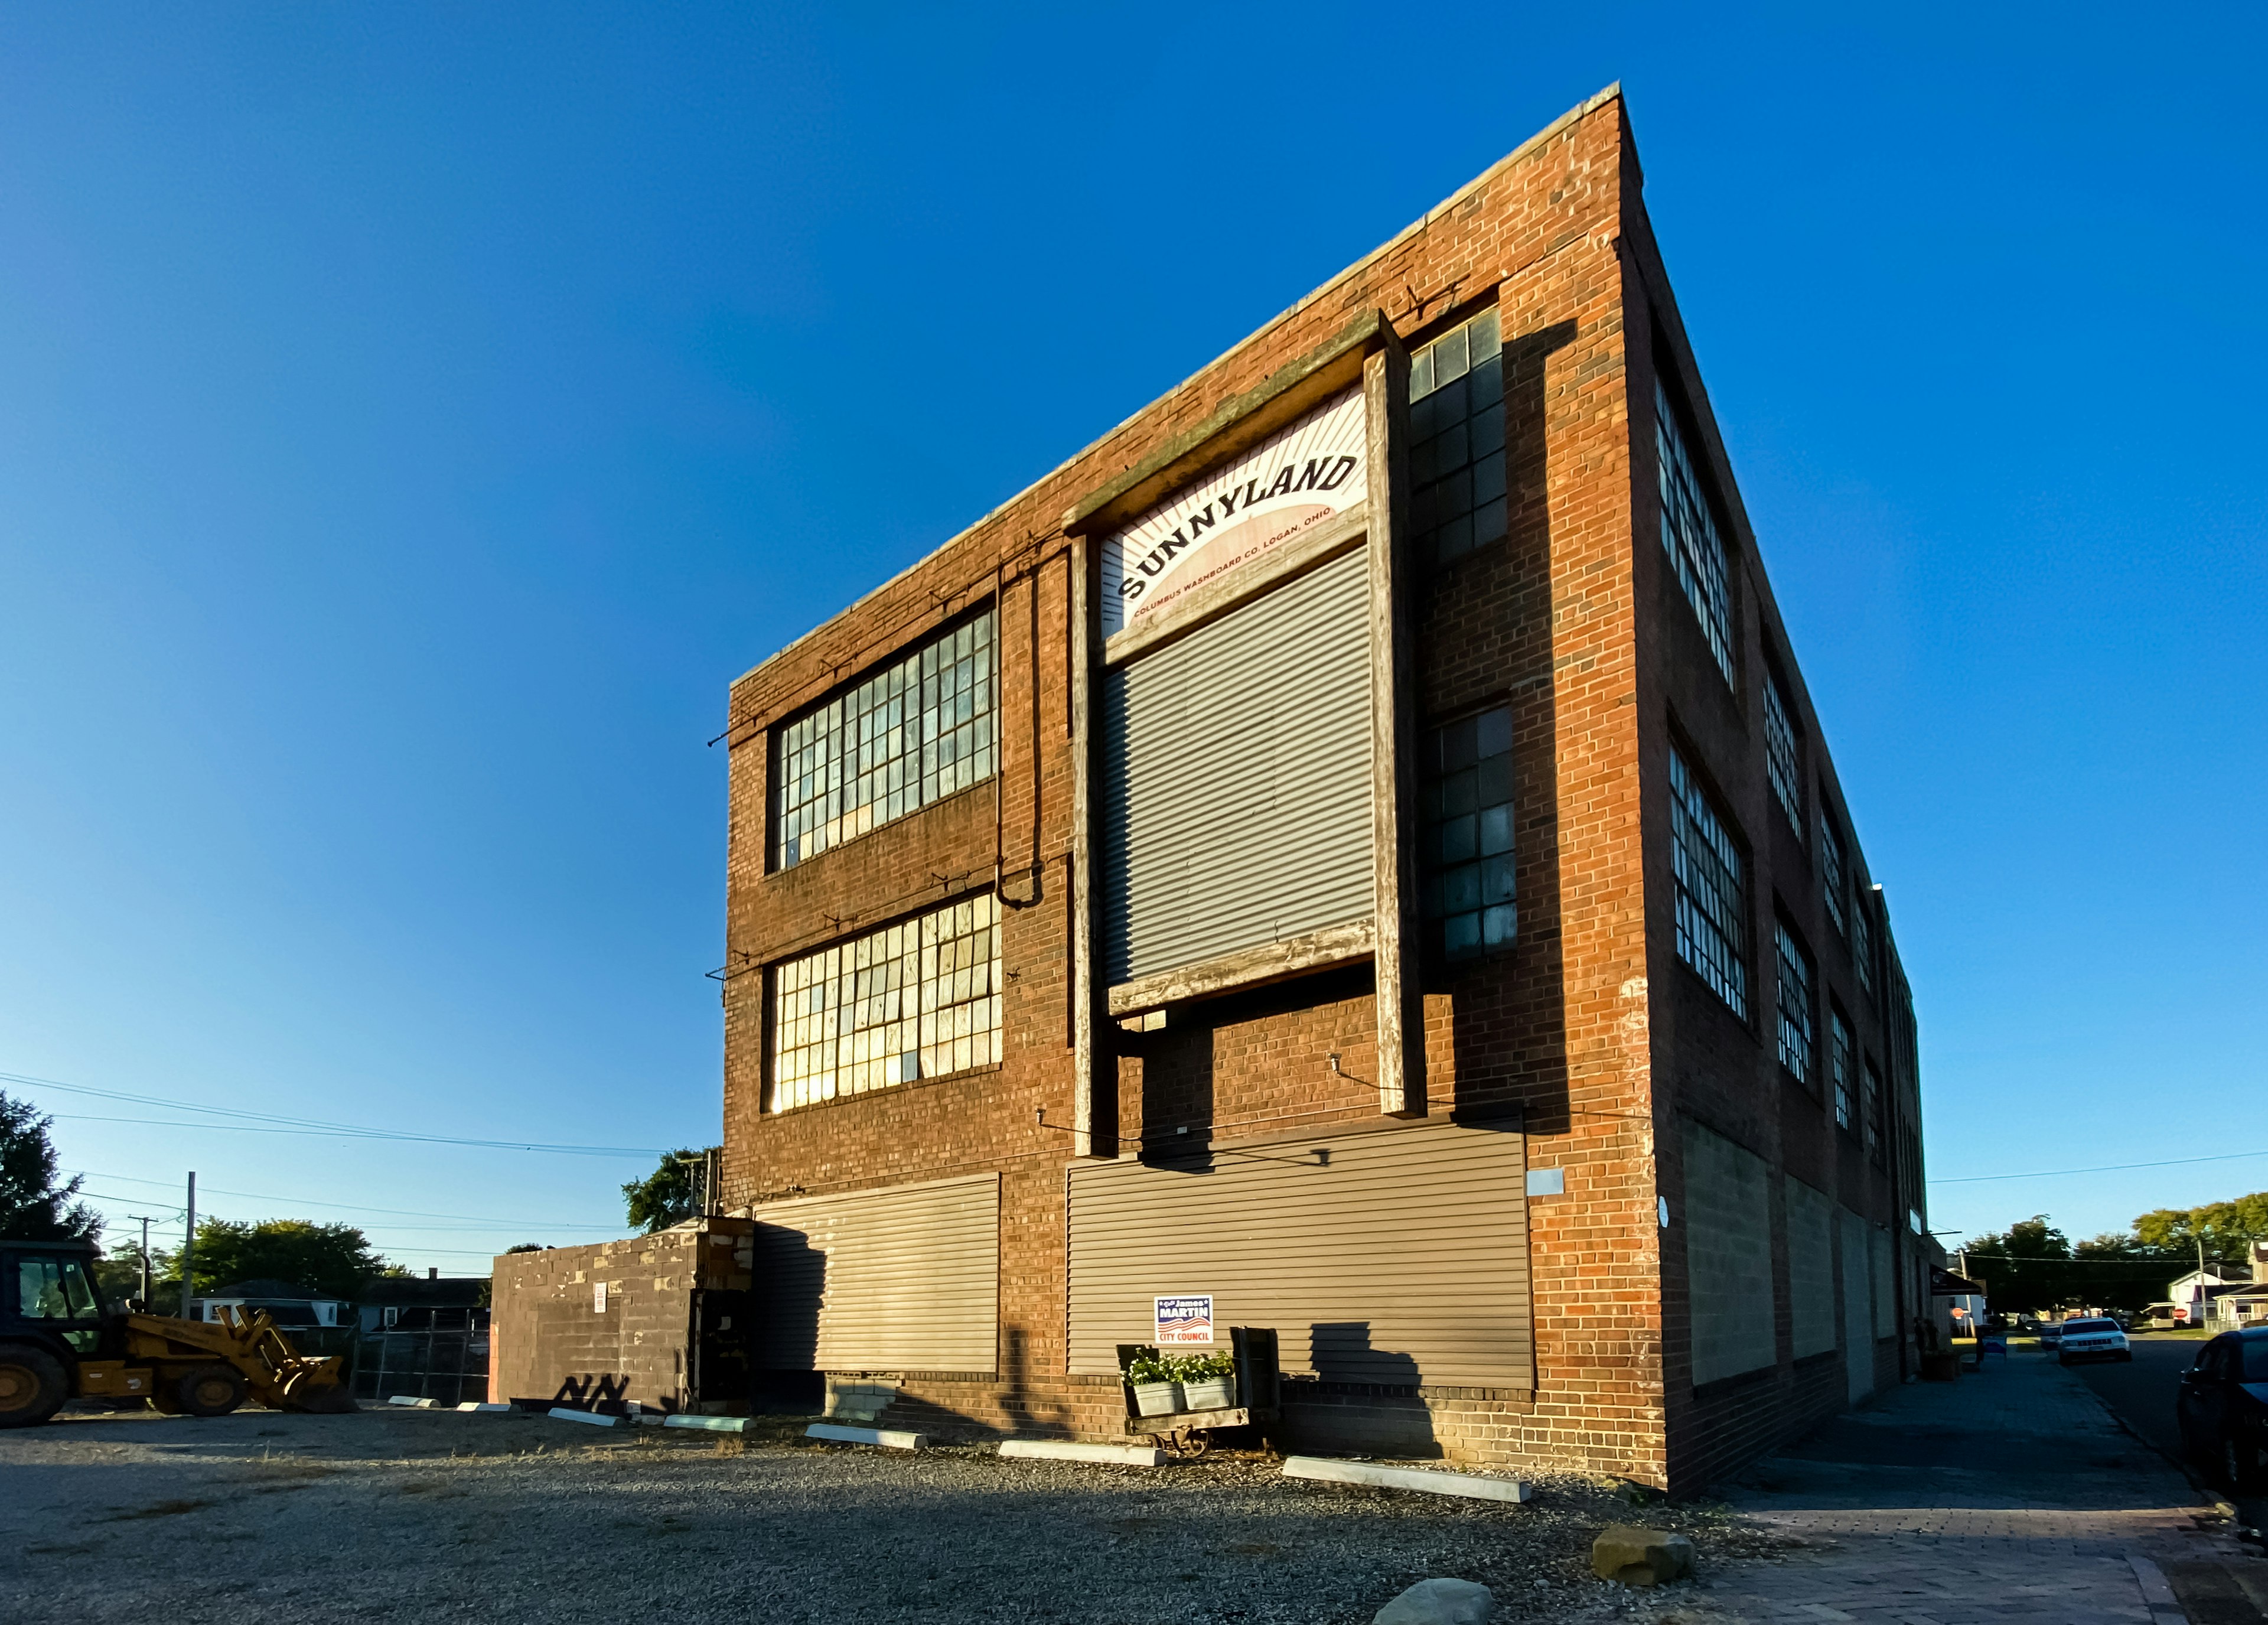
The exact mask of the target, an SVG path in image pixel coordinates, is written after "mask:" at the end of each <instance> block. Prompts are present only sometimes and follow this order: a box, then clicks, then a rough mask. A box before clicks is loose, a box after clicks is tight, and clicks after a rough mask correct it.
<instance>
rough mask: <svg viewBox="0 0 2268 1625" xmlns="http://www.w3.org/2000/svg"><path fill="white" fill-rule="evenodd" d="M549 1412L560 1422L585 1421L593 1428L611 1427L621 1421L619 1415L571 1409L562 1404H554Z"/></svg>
mask: <svg viewBox="0 0 2268 1625" xmlns="http://www.w3.org/2000/svg"><path fill="white" fill-rule="evenodd" d="M550 1414H552V1415H554V1416H556V1417H557V1418H558V1419H559V1420H560V1421H562V1422H589V1423H590V1424H591V1425H592V1426H593V1427H594V1428H611V1427H613V1426H614V1425H615V1423H617V1422H620V1421H622V1418H621V1417H619V1416H601V1415H600V1414H598V1412H596V1411H571V1410H569V1409H568V1408H567V1407H565V1406H563V1405H555V1406H553V1407H551V1411H550Z"/></svg>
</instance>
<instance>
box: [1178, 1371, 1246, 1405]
mask: <svg viewBox="0 0 2268 1625" xmlns="http://www.w3.org/2000/svg"><path fill="white" fill-rule="evenodd" d="M1235 1403H1236V1378H1233V1377H1202V1378H1198V1379H1197V1381H1196V1382H1193V1383H1183V1384H1182V1408H1183V1409H1185V1410H1192V1411H1225V1410H1226V1409H1228V1407H1230V1406H1232V1405H1234V1404H1235Z"/></svg>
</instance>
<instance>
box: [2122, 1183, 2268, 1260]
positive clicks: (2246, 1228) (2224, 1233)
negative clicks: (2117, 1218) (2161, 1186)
mask: <svg viewBox="0 0 2268 1625" xmlns="http://www.w3.org/2000/svg"><path fill="white" fill-rule="evenodd" d="M2134 1235H2135V1238H2136V1239H2137V1240H2138V1241H2140V1242H2142V1243H2143V1244H2145V1245H2148V1246H2153V1247H2156V1248H2159V1249H2161V1250H2162V1251H2163V1252H2166V1253H2168V1254H2169V1255H2172V1254H2176V1253H2178V1254H2179V1255H2180V1256H2181V1257H2183V1258H2184V1259H2188V1260H2189V1262H2190V1264H2191V1267H2195V1265H2196V1263H2197V1253H2198V1243H2200V1242H2202V1243H2204V1244H2205V1262H2206V1264H2208V1265H2211V1264H2213V1263H2216V1262H2218V1263H2220V1264H2223V1265H2233V1264H2242V1263H2243V1262H2245V1261H2246V1260H2247V1259H2250V1257H2251V1247H2252V1244H2253V1243H2254V1242H2256V1241H2268V1191H2255V1192H2253V1193H2252V1194H2251V1195H2250V1196H2240V1197H2237V1198H2236V1199H2235V1200H2233V1201H2225V1202H2207V1203H2205V1205H2204V1206H2203V1207H2199V1208H2155V1209H2154V1210H2152V1211H2151V1212H2148V1213H2146V1214H2144V1215H2141V1216H2140V1217H2139V1218H2138V1219H2136V1220H2135V1221H2134Z"/></svg>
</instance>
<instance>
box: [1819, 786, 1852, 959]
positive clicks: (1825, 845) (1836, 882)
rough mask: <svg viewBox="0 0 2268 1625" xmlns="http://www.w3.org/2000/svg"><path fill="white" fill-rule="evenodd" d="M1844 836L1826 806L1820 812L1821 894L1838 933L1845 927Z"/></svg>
mask: <svg viewBox="0 0 2268 1625" xmlns="http://www.w3.org/2000/svg"><path fill="white" fill-rule="evenodd" d="M1843 888H1844V873H1843V838H1842V836H1840V835H1839V834H1837V832H1836V830H1835V820H1834V819H1832V818H1830V817H1829V816H1827V810H1826V809H1824V808H1822V809H1820V813H1819V895H1820V897H1822V898H1823V900H1824V901H1825V902H1826V904H1827V919H1828V922H1829V923H1830V924H1831V925H1832V926H1833V927H1835V929H1836V930H1837V933H1840V932H1842V931H1844V930H1845V925H1844V922H1843V911H1844V909H1845V907H1846V906H1847V905H1846V904H1845V900H1844V890H1843Z"/></svg>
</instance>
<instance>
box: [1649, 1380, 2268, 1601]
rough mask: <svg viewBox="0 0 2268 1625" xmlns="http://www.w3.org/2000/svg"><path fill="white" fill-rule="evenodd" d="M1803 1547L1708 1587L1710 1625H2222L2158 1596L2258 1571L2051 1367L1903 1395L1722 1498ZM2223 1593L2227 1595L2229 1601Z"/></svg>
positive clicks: (1745, 1479) (1725, 1571)
mask: <svg viewBox="0 0 2268 1625" xmlns="http://www.w3.org/2000/svg"><path fill="white" fill-rule="evenodd" d="M1727 1500H1729V1501H1730V1502H1731V1503H1733V1505H1734V1506H1735V1507H1736V1508H1738V1509H1740V1510H1741V1511H1743V1512H1745V1513H1746V1514H1747V1515H1748V1516H1749V1517H1750V1518H1753V1519H1755V1520H1756V1521H1757V1522H1758V1523H1761V1524H1764V1525H1768V1526H1770V1527H1771V1528H1772V1529H1774V1530H1776V1531H1778V1532H1779V1533H1783V1534H1785V1535H1787V1536H1790V1537H1793V1539H1794V1540H1797V1541H1799V1542H1800V1545H1799V1546H1798V1547H1796V1548H1795V1549H1794V1550H1793V1551H1792V1552H1791V1553H1790V1554H1789V1555H1788V1557H1787V1559H1786V1561H1785V1562H1739V1563H1734V1564H1729V1565H1727V1566H1726V1567H1724V1568H1722V1569H1720V1570H1718V1571H1717V1572H1716V1573H1714V1574H1712V1575H1710V1576H1708V1577H1706V1578H1705V1579H1704V1581H1703V1582H1702V1584H1701V1586H1700V1588H1699V1592H1700V1594H1699V1595H1698V1596H1697V1597H1696V1598H1695V1599H1694V1601H1695V1602H1696V1603H1698V1604H1700V1605H1701V1607H1700V1608H1699V1609H1697V1610H1696V1611H1695V1612H1696V1613H1697V1614H1700V1615H1701V1616H1703V1617H1709V1616H1729V1617H1730V1618H1733V1619H1738V1620H1742V1621H1773V1622H1778V1621H1789V1622H1791V1625H1793V1622H1796V1621H1801V1622H1802V1625H1820V1622H1822V1621H1827V1622H1830V1625H1831V1622H1834V1621H1860V1622H1862V1625H2224V1621H2235V1620H2242V1619H2250V1618H2255V1617H2257V1614H2256V1613H2253V1612H2251V1611H2250V1609H2249V1605H2247V1604H2245V1602H2244V1599H2243V1598H2242V1596H2241V1595H2240V1596H2239V1597H2238V1598H2237V1602H2238V1611H2237V1612H2235V1613H2234V1614H2231V1613H2230V1612H2228V1609H2227V1608H2226V1607H2220V1606H2216V1607H2213V1609H2211V1610H2209V1611H2208V1612H2209V1613H2210V1614H2211V1617H2209V1618H2207V1617H2199V1618H2197V1619H2191V1616H2190V1613H2187V1612H2185V1611H2184V1608H2183V1604H2182V1603H2181V1602H2180V1601H2179V1600H2177V1599H2176V1594H2175V1591H2174V1589H2173V1588H2172V1587H2171V1586H2169V1584H2168V1581H2167V1576H2166V1570H2167V1568H2169V1567H2170V1568H2173V1569H2174V1570H2176V1583H2178V1577H2179V1575H2180V1574H2182V1573H2184V1572H2191V1571H2193V1570H2196V1569H2197V1567H2198V1563H2199V1562H2200V1561H2201V1560H2209V1561H2210V1562H2220V1561H2221V1560H2224V1559H2228V1560H2231V1561H2235V1562H2244V1563H2257V1562H2258V1561H2259V1560H2258V1559H2257V1557H2256V1556H2253V1555H2251V1554H2250V1553H2247V1552H2244V1551H2243V1550H2242V1548H2239V1547H2236V1546H2235V1542H2233V1541H2230V1540H2226V1539H2225V1538H2222V1537H2220V1536H2217V1535H2215V1534H2213V1533H2211V1532H2210V1531H2209V1530H2207V1529H2206V1528H2205V1527H2203V1526H2201V1524H2200V1519H2201V1518H2202V1519H2205V1520H2208V1521H2209V1520H2210V1519H2211V1508H2210V1503H2209V1500H2208V1498H2206V1497H2203V1496H2200V1495H2199V1493H2198V1491H2197V1489H2196V1488H2194V1487H2193V1486H2192V1485H2191V1483H2190V1482H2189V1481H2188V1480H2187V1479H2186V1478H2184V1477H2183V1475H2182V1474H2180V1473H2178V1472H2177V1471H2176V1470H2175V1469H2174V1468H2173V1467H2172V1466H2169V1464H2168V1463H2167V1461H2166V1459H2164V1458H2163V1457H2162V1456H2160V1455H2159V1454H2158V1453H2157V1452H2156V1451H2154V1450H2152V1449H2150V1448H2149V1447H2148V1446H2147V1445H2145V1444H2142V1443H2141V1442H2139V1440H2137V1439H2135V1438H2134V1437H2132V1435H2130V1434H2128V1433H2126V1432H2125V1431H2124V1429H2121V1428H2120V1427H2119V1425H2118V1423H2117V1422H2116V1421H2115V1420H2114V1419H2113V1418H2112V1416H2111V1415H2110V1412H2109V1411H2107V1410H2106V1409H2105V1408H2104V1407H2103V1405H2102V1401H2101V1400H2098V1399H2096V1398H2095V1394H2094V1392H2093V1391H2092V1390H2090V1389H2089V1388H2088V1386H2087V1385H2086V1384H2085V1383H2083V1382H2081V1381H2080V1379H2079V1378H2077V1377H2075V1376H2073V1374H2072V1373H2071V1372H2069V1371H2066V1370H2063V1369H2062V1368H2061V1367H2060V1366H2058V1364H2056V1363H2055V1362H2054V1361H2052V1360H2051V1359H2047V1358H2044V1357H2043V1356H2039V1355H2012V1356H2011V1357H2010V1358H2008V1359H2007V1361H2006V1362H2002V1361H1997V1360H1996V1361H1994V1362H1993V1363H1992V1367H1991V1368H1990V1370H1988V1371H1986V1372H1985V1373H1984V1374H1982V1375H1978V1374H1975V1373H1964V1374H1963V1375H1962V1379H1961V1380H1960V1381H1959V1382H1958V1383H1954V1384H1936V1383H1930V1384H1910V1385H1906V1386H1904V1387H1903V1388H1899V1389H1896V1390H1893V1391H1891V1392H1888V1393H1885V1394H1883V1395H1881V1397H1880V1398H1879V1399H1878V1400H1876V1401H1875V1402H1874V1404H1873V1405H1871V1406H1869V1407H1867V1408H1866V1409H1863V1410H1858V1411H1852V1412H1850V1413H1848V1414H1845V1415H1843V1416H1840V1417H1837V1419H1836V1420H1835V1421H1833V1422H1830V1423H1829V1424H1827V1426H1826V1427H1824V1428H1823V1429H1821V1430H1820V1431H1819V1432H1817V1433H1815V1434H1814V1435H1812V1436H1811V1437H1809V1438H1808V1439H1805V1440H1804V1441H1802V1442H1801V1443H1800V1444H1796V1445H1794V1446H1793V1447H1791V1448H1790V1449H1789V1450H1787V1451H1785V1452H1783V1453H1782V1454H1780V1455H1778V1456H1775V1457H1772V1458H1771V1459H1768V1460H1766V1461H1764V1462H1762V1463H1759V1464H1758V1465H1757V1466H1756V1467H1754V1468H1751V1469H1750V1470H1749V1472H1748V1473H1747V1474H1744V1475H1742V1478H1740V1479H1739V1480H1737V1481H1734V1483H1733V1484H1731V1485H1729V1486H1727ZM2224 1589H2226V1590H2233V1588H2228V1587H2224Z"/></svg>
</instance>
